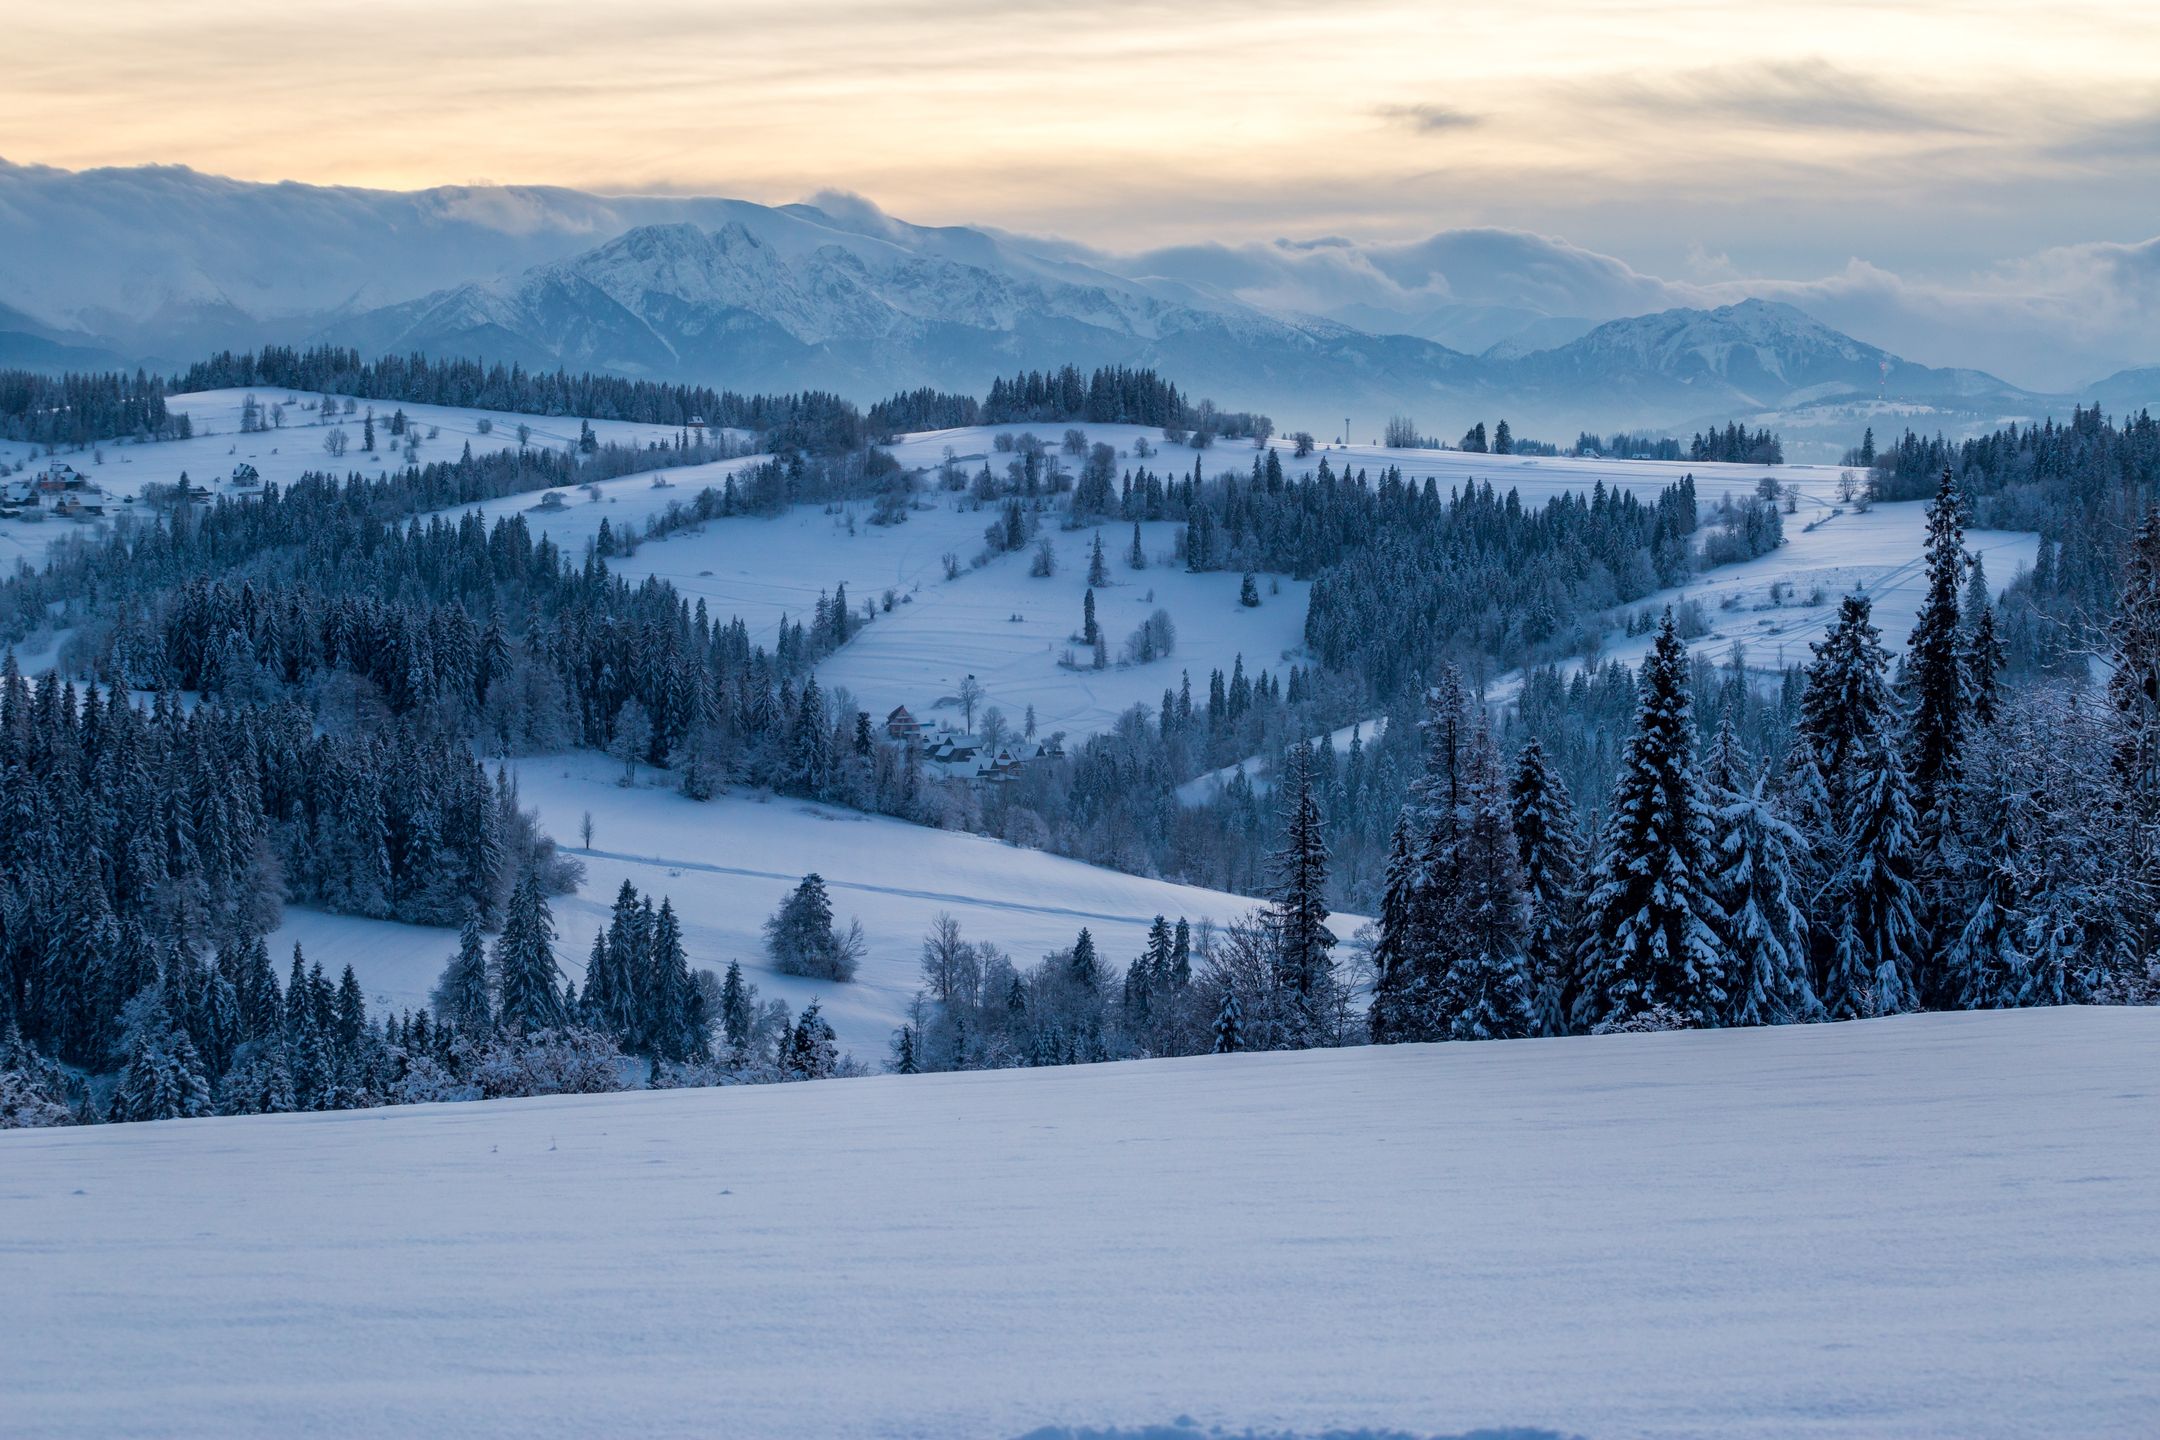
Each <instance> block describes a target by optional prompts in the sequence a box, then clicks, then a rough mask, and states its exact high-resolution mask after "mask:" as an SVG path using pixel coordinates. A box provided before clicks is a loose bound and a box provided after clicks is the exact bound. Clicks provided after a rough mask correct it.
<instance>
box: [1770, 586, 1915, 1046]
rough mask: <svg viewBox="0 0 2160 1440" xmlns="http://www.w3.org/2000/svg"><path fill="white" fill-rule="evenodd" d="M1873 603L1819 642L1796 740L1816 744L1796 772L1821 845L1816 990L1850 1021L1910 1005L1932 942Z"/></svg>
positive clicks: (1799, 798) (1814, 858)
mask: <svg viewBox="0 0 2160 1440" xmlns="http://www.w3.org/2000/svg"><path fill="white" fill-rule="evenodd" d="M1873 609H1874V607H1873V605H1872V603H1871V602H1870V601H1869V599H1868V597H1867V596H1865V595H1858V594H1855V595H1848V596H1846V597H1845V599H1844V601H1843V602H1842V604H1840V606H1839V608H1838V617H1837V620H1836V621H1835V622H1834V623H1833V624H1832V625H1831V627H1830V630H1829V633H1828V634H1826V635H1825V636H1824V637H1823V638H1822V639H1821V640H1819V641H1817V642H1816V643H1815V644H1814V645H1813V647H1811V648H1812V649H1813V650H1814V653H1815V659H1814V661H1813V663H1812V664H1810V665H1809V666H1808V671H1807V688H1806V690H1805V692H1804V693H1803V694H1802V696H1801V700H1800V723H1799V734H1798V736H1797V737H1796V739H1797V743H1796V744H1795V746H1794V749H1795V750H1796V751H1804V752H1805V753H1804V754H1802V755H1797V756H1795V757H1793V760H1792V762H1791V765H1790V767H1789V769H1788V773H1787V776H1786V780H1787V786H1786V797H1785V798H1786V801H1787V807H1788V813H1789V814H1791V815H1792V816H1793V817H1794V818H1795V820H1796V821H1797V822H1798V823H1799V825H1800V826H1801V827H1802V829H1803V833H1805V834H1807V836H1808V839H1809V842H1810V847H1811V862H1812V863H1811V879H1812V880H1813V881H1814V882H1815V886H1816V891H1815V901H1814V904H1813V906H1812V914H1811V916H1810V932H1809V933H1810V944H1811V948H1812V950H1813V958H1812V968H1813V971H1814V973H1815V974H1816V975H1817V976H1818V977H1819V983H1818V988H1817V994H1818V995H1819V996H1820V998H1821V1000H1822V1002H1823V1004H1824V1006H1825V1007H1826V1008H1827V1009H1828V1011H1829V1013H1830V1015H1831V1016H1832V1018H1834V1019H1841V1020H1842V1019H1850V1018H1852V1017H1854V1016H1862V1015H1881V1014H1889V1013H1893V1012H1894V1011H1897V1010H1904V1009H1910V1008H1911V1006H1912V1003H1913V992H1912V976H1913V967H1914V963H1915V959H1916V956H1917V954H1918V950H1919V946H1920V943H1921V936H1920V932H1919V928H1918V926H1919V923H1920V915H1919V896H1918V894H1917V892H1916V891H1915V890H1914V888H1913V879H1912V875H1913V870H1912V867H1913V860H1914V853H1913V852H1914V846H1915V844H1916V843H1917V842H1916V837H1915V835H1914V833H1913V817H1912V806H1911V802H1910V798H1909V793H1908V789H1907V784H1906V780H1905V771H1904V767H1903V765H1902V764H1901V762H1900V761H1899V759H1898V755H1897V745H1896V740H1895V736H1896V733H1897V730H1898V728H1899V726H1900V716H1899V714H1898V709H1897V704H1896V701H1895V698H1894V697H1893V696H1892V694H1891V692H1890V687H1889V683H1888V681H1887V680H1886V679H1885V675H1886V673H1887V671H1888V670H1889V667H1890V657H1889V655H1888V653H1887V652H1886V651H1885V650H1884V649H1883V647H1882V633H1881V632H1880V631H1879V630H1877V629H1876V628H1875V624H1874V618H1873ZM1818 782H1819V787H1820V788H1819V791H1818V790H1817V788H1816V787H1817V785H1818ZM1885 926H1888V927H1889V928H1888V930H1887V931H1886V930H1885V929H1884V927H1885ZM1886 964H1887V966H1888V968H1887V969H1885V965H1886Z"/></svg>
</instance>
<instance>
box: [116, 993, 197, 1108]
mask: <svg viewBox="0 0 2160 1440" xmlns="http://www.w3.org/2000/svg"><path fill="white" fill-rule="evenodd" d="M178 1004H179V1001H178V998H177V996H176V995H175V993H174V992H173V991H171V990H169V989H168V988H167V987H166V986H165V985H164V984H163V983H162V982H161V983H160V984H158V985H157V986H156V987H154V988H152V989H148V990H144V991H143V992H142V993H141V994H139V995H137V996H136V997H135V999H133V1000H131V1001H130V1002H128V1007H127V1014H126V1023H127V1027H128V1040H127V1044H126V1050H127V1057H128V1058H127V1066H126V1068H125V1069H124V1070H122V1071H121V1074H120V1084H119V1086H118V1088H116V1089H115V1090H114V1091H113V1097H112V1105H111V1108H110V1110H109V1111H108V1118H110V1119H112V1120H115V1121H126V1120H184V1119H193V1118H195V1117H196V1116H201V1115H208V1114H210V1113H211V1109H212V1106H211V1091H210V1081H209V1079H208V1077H207V1076H205V1075H204V1074H203V1067H202V1057H201V1056H200V1055H199V1054H198V1053H197V1052H196V1049H195V1042H194V1041H193V1040H191V1039H189V1038H188V1033H187V1030H186V1028H185V1026H183V1025H182V1024H181V1023H180V1022H179V1019H178V1017H177V1016H176V1014H175V1009H176V1007H177V1006H178Z"/></svg>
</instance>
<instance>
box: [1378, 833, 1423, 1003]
mask: <svg viewBox="0 0 2160 1440" xmlns="http://www.w3.org/2000/svg"><path fill="white" fill-rule="evenodd" d="M1415 825H1416V818H1415V816H1414V815H1413V814H1412V813H1411V810H1410V807H1409V806H1407V805H1405V806H1404V807H1403V808H1402V810H1401V812H1400V813H1398V814H1397V815H1396V817H1395V834H1394V838H1393V840H1392V841H1391V842H1390V843H1389V847H1388V862H1387V875H1386V878H1385V880H1384V882H1383V884H1382V888H1381V891H1380V915H1379V936H1378V938H1377V939H1376V940H1375V941H1374V944H1373V998H1372V1005H1371V1008H1370V1009H1369V1010H1368V1011H1367V1012H1366V1024H1367V1030H1368V1033H1369V1034H1370V1036H1371V1039H1372V1042H1373V1043H1374V1044H1375V1045H1391V1044H1396V1043H1398V1042H1401V1041H1404V1040H1410V1039H1415V1038H1416V1036H1415V1033H1414V1024H1415V1017H1414V1016H1413V1015H1412V1014H1411V1012H1410V995H1411V990H1410V982H1411V980H1412V978H1413V977H1414V975H1415V973H1416V968H1417V941H1418V935H1417V931H1416V929H1415V925H1414V918H1415V912H1416V908H1417V898H1418V897H1417V888H1418V875H1419V867H1418V862H1417V852H1416V850H1415V849H1414V848H1413V841H1412V839H1411V834H1412V831H1413V829H1414V827H1415Z"/></svg>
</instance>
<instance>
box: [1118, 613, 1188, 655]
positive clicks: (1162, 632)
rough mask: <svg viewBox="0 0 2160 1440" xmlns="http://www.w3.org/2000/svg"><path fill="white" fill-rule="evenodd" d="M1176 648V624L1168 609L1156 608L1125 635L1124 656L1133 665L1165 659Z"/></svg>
mask: <svg viewBox="0 0 2160 1440" xmlns="http://www.w3.org/2000/svg"><path fill="white" fill-rule="evenodd" d="M1176 648H1177V625H1176V624H1175V623H1174V622H1173V621H1172V620H1171V619H1170V612H1169V611H1168V610H1157V611H1156V612H1155V613H1154V614H1152V615H1150V616H1148V618H1147V619H1146V620H1144V621H1142V622H1141V623H1140V625H1139V626H1138V627H1137V628H1135V629H1134V630H1133V632H1132V634H1130V635H1128V636H1126V637H1125V658H1126V660H1127V661H1129V662H1131V663H1132V664H1134V665H1145V664H1147V663H1148V662H1149V661H1151V660H1165V659H1168V658H1169V656H1170V652H1171V651H1173V650H1175V649H1176Z"/></svg>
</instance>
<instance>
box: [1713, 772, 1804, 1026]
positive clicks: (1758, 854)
mask: <svg viewBox="0 0 2160 1440" xmlns="http://www.w3.org/2000/svg"><path fill="white" fill-rule="evenodd" d="M1767 790H1768V786H1767V784H1766V783H1765V782H1764V781H1762V780H1757V781H1756V782H1755V783H1754V785H1753V786H1752V787H1750V788H1749V789H1748V791H1747V792H1746V793H1745V794H1738V795H1735V794H1730V793H1728V794H1727V795H1726V796H1725V797H1724V798H1723V799H1722V800H1721V801H1720V802H1719V803H1718V806H1717V810H1716V813H1715V814H1714V816H1713V817H1712V823H1713V826H1714V827H1715V831H1716V835H1717V845H1716V852H1715V854H1716V860H1715V864H1716V870H1717V878H1716V892H1717V900H1718V908H1719V909H1720V910H1721V911H1723V913H1724V917H1725V918H1724V922H1723V924H1722V926H1721V927H1720V928H1721V930H1722V932H1723V934H1724V937H1725V947H1726V952H1727V955H1728V956H1729V960H1728V963H1727V971H1726V986H1725V988H1726V997H1727V999H1726V1006H1727V1008H1726V1012H1725V1023H1727V1024H1729V1025H1787V1024H1793V1023H1796V1022H1800V1021H1807V1020H1819V1019H1821V1018H1823V1008H1822V1002H1821V1001H1819V1000H1817V999H1816V998H1815V987H1814V984H1813V983H1812V982H1811V981H1810V979H1809V977H1808V945H1807V915H1806V913H1805V911H1804V910H1803V909H1802V907H1801V903H1800V895H1799V885H1798V881H1797V879H1796V877H1795V872H1796V869H1797V867H1798V864H1799V862H1800V858H1801V856H1802V854H1803V853H1804V851H1805V850H1806V847H1807V841H1806V839H1805V838H1804V837H1803V836H1802V835H1801V834H1800V832H1799V831H1798V830H1797V829H1795V828H1793V826H1791V825H1790V824H1788V823H1786V821H1785V820H1784V819H1783V818H1782V817H1780V816H1779V815H1778V813H1777V810H1776V808H1775V807H1774V806H1773V805H1772V804H1771V803H1770V800H1769V797H1768V794H1767Z"/></svg>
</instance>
